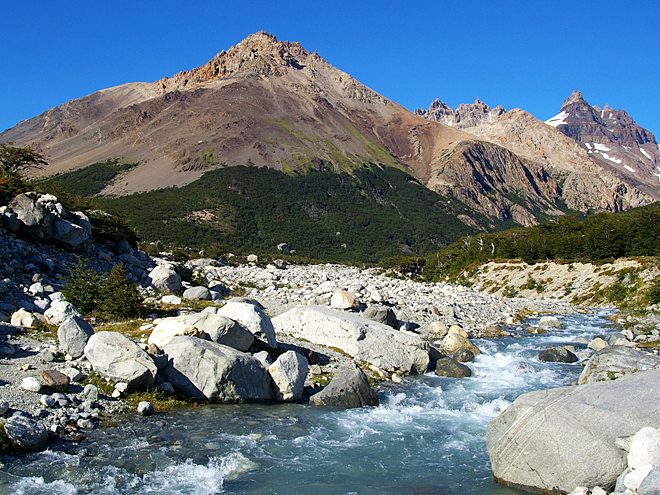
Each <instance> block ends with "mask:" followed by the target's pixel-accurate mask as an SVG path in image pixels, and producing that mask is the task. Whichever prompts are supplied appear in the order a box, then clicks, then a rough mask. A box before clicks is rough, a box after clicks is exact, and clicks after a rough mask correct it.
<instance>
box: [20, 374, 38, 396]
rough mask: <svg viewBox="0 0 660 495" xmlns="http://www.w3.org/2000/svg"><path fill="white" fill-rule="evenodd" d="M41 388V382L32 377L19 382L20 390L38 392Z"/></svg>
mask: <svg viewBox="0 0 660 495" xmlns="http://www.w3.org/2000/svg"><path fill="white" fill-rule="evenodd" d="M42 386H43V385H42V384H41V382H40V381H39V380H37V379H36V378H34V377H33V376H27V377H25V378H23V381H22V382H21V388H22V389H24V390H28V391H30V392H39V391H40V390H41V387H42Z"/></svg>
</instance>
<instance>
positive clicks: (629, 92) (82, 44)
mask: <svg viewBox="0 0 660 495" xmlns="http://www.w3.org/2000/svg"><path fill="white" fill-rule="evenodd" d="M2 14H3V22H2V28H1V29H0V61H1V65H0V67H2V74H1V76H2V77H0V95H1V96H0V130H4V129H6V128H9V127H12V126H14V125H15V124H17V123H18V122H19V121H21V120H23V119H27V118H30V117H34V116H36V115H38V114H40V113H41V112H43V111H45V110H47V109H49V108H51V107H54V106H57V105H59V104H62V103H64V102H66V101H68V100H71V99H75V98H80V97H83V96H85V95H87V94H90V93H93V92H94V91H97V90H100V89H104V88H108V87H111V86H116V85H119V84H123V83H126V82H134V81H146V82H152V81H155V80H158V79H160V78H162V77H164V76H172V75H173V74H175V73H177V72H179V71H181V70H187V69H192V68H194V67H197V66H200V65H202V64H204V63H205V62H207V61H208V60H209V59H210V58H212V57H213V56H214V55H215V54H216V53H218V52H220V51H221V50H223V49H227V48H229V47H230V46H232V45H235V44H236V43H239V42H240V41H241V40H242V39H244V38H245V37H246V36H248V35H249V34H251V33H253V32H256V31H259V30H264V31H266V32H269V33H272V34H274V35H275V36H277V38H278V39H279V40H289V41H298V42H300V43H301V44H302V45H303V46H304V47H305V48H306V49H307V50H309V51H312V52H314V51H315V52H317V53H319V55H321V56H322V57H323V58H325V59H326V60H327V61H328V62H330V63H331V64H333V65H335V66H336V67H338V68H340V69H341V70H344V71H346V72H348V73H349V74H351V75H352V76H353V77H354V78H355V79H357V80H358V81H360V82H362V83H364V84H366V85H367V86H369V87H370V88H372V89H373V90H375V91H377V92H379V93H381V94H382V95H384V96H386V97H387V98H390V99H392V100H394V101H396V102H398V103H400V104H401V105H403V106H404V107H406V108H408V109H410V110H413V109H414V108H418V107H423V108H427V107H428V106H429V104H430V103H431V101H432V100H434V99H435V98H440V99H441V100H442V101H444V102H447V103H448V104H449V105H450V106H451V107H452V108H455V107H456V106H457V105H458V104H459V103H471V102H473V101H474V100H475V99H476V98H477V97H478V98H480V99H481V100H482V101H484V102H486V103H488V104H489V105H491V106H496V105H503V106H504V107H505V108H506V109H507V110H509V109H511V108H515V107H520V108H522V109H524V110H527V111H528V112H530V113H532V114H533V115H534V116H536V117H537V118H539V119H542V120H545V119H548V118H550V117H552V116H553V115H555V114H556V113H558V111H559V108H560V106H561V103H562V102H563V101H564V99H565V98H566V97H567V96H568V95H569V94H570V92H571V91H573V90H574V89H578V90H580V91H582V93H583V94H584V97H585V99H586V100H587V101H589V102H590V103H591V104H592V105H594V104H596V105H599V106H604V105H605V103H609V104H610V105H611V106H612V107H614V108H617V109H619V108H623V109H625V110H627V111H628V113H630V115H631V116H632V117H633V118H634V119H635V120H636V121H637V123H638V124H640V125H642V126H643V127H646V128H647V129H649V130H651V132H653V133H655V134H656V135H657V134H660V100H659V99H658V95H657V90H658V87H660V84H659V81H660V63H659V62H660V27H659V25H658V22H659V21H660V2H658V1H657V0H655V1H645V0H642V1H637V2H622V1H620V0H618V1H610V0H605V1H580V0H572V1H565V0H560V1H553V0H545V1H543V2H537V1H534V0H525V1H507V0H500V1H492V2H491V1H479V0H476V1H469V2H468V1H460V0H454V1H446V0H436V1H419V0H418V1H415V2H402V1H399V2H392V1H387V0H381V1H362V2H361V1H355V0H353V1H349V2H345V1H341V2H332V1H323V2H320V1H315V0H307V1H295V2H286V1H282V2H272V1H251V2H250V1H239V0H235V1H232V2H225V1H199V2H195V1H187V2H184V1H174V0H159V1H152V0H131V1H124V0H113V1H106V2H95V1H84V2H83V1H78V0H69V1H67V2H53V1H52V0H51V1H40V2H35V1H30V0H23V1H22V2H18V1H12V2H10V1H8V0H5V1H3V8H2ZM659 139H660V136H659Z"/></svg>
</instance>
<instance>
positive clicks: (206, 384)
mask: <svg viewBox="0 0 660 495" xmlns="http://www.w3.org/2000/svg"><path fill="white" fill-rule="evenodd" d="M163 352H165V354H166V355H167V358H168V362H167V366H166V367H165V370H164V371H163V375H164V377H165V379H166V380H167V381H168V382H170V383H171V384H172V386H173V387H174V389H175V390H176V391H177V392H179V393H181V394H184V395H187V396H189V397H194V398H196V399H213V400H218V401H221V402H249V401H264V400H271V399H272V398H273V391H272V389H271V385H270V376H269V375H268V372H267V371H266V368H264V367H263V365H262V364H261V362H260V361H259V360H258V359H255V358H253V357H252V356H250V355H249V354H245V353H243V352H240V351H237V350H236V349H233V348H231V347H228V346H225V345H221V344H216V343H215V342H210V341H208V340H201V339H198V338H195V337H187V336H179V337H174V338H173V339H172V340H170V342H168V343H167V344H166V345H165V346H164V348H163Z"/></svg>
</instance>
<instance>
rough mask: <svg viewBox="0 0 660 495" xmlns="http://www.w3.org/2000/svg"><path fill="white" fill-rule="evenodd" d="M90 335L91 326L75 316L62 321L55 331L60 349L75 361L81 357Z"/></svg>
mask: <svg viewBox="0 0 660 495" xmlns="http://www.w3.org/2000/svg"><path fill="white" fill-rule="evenodd" d="M92 335H94V329H93V328H92V326H91V325H90V324H89V323H87V322H86V321H85V320H83V319H82V317H80V316H77V315H75V316H70V317H69V318H67V319H66V320H64V323H62V325H60V327H59V328H58V329H57V340H58V341H59V343H60V349H61V350H62V352H64V353H66V354H70V355H71V356H72V357H73V358H75V359H78V358H79V357H80V356H82V355H83V352H84V351H85V346H86V345H87V341H88V340H89V338H90V337H91V336H92Z"/></svg>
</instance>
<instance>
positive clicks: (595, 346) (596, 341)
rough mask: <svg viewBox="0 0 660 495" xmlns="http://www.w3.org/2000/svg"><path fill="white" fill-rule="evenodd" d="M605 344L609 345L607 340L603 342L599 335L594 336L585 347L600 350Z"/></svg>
mask: <svg viewBox="0 0 660 495" xmlns="http://www.w3.org/2000/svg"><path fill="white" fill-rule="evenodd" d="M607 346H609V344H608V343H607V342H605V341H604V340H603V339H601V338H600V337H596V338H595V339H594V340H592V341H591V342H589V343H588V344H587V347H588V348H589V349H593V350H594V351H596V352H599V351H602V350H603V349H605V348H606V347H607Z"/></svg>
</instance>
